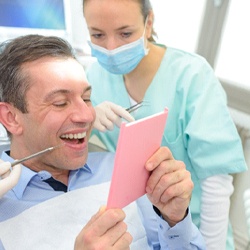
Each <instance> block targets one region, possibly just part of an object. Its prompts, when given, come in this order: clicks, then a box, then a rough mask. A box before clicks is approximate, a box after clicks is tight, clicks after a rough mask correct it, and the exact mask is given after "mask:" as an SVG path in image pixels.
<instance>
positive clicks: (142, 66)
mask: <svg viewBox="0 0 250 250" xmlns="http://www.w3.org/2000/svg"><path fill="white" fill-rule="evenodd" d="M83 14H84V17H85V20H86V23H87V27H88V30H89V34H90V41H89V45H90V47H91V51H92V55H93V56H94V57H96V58H97V60H98V62H96V63H93V64H92V65H91V67H90V68H89V69H88V71H87V77H88V80H89V82H90V84H91V85H92V89H93V92H92V103H93V106H95V110H96V114H97V119H96V122H95V124H94V128H95V130H94V131H93V134H95V135H97V136H98V138H99V139H100V140H101V141H102V142H103V143H104V145H105V146H106V147H107V149H108V150H109V151H115V149H116V144H117V139H118V136H119V128H118V127H119V124H120V122H121V119H120V116H122V117H123V118H125V116H127V117H128V114H127V112H126V111H124V110H123V112H121V109H120V107H124V108H125V107H129V106H131V105H132V104H135V103H138V102H141V101H143V103H144V105H143V107H141V108H140V109H138V110H137V111H136V112H134V113H133V118H134V119H136V120H138V119H140V118H143V117H146V116H149V115H152V114H155V113H156V112H160V111H161V110H163V108H164V107H168V108H169V115H168V120H167V125H166V128H165V133H164V138H163V141H162V145H164V146H167V147H168V148H169V149H170V150H171V152H172V154H173V156H174V157H175V158H176V159H178V160H181V161H184V162H185V164H186V166H187V168H188V170H189V171H190V172H191V174H192V180H193V181H194V183H195V187H194V190H193V193H192V199H191V213H192V218H193V219H194V222H195V223H196V225H197V226H198V227H199V228H200V230H201V233H202V234H203V236H204V238H205V241H206V246H207V249H227V250H230V249H234V243H233V236H232V231H231V227H230V222H229V208H230V196H231V194H232V193H233V184H232V181H233V178H232V176H231V174H232V173H238V172H241V171H245V170H246V169H247V166H246V163H245V159H244V155H243V150H242V145H241V141H240V138H239V136H238V134H237V130H236V127H235V125H234V123H233V121H232V119H231V117H230V114H229V111H228V108H227V103H226V95H225V92H224V91H223V89H222V86H221V84H220V82H219V81H218V79H217V78H216V77H215V75H214V72H213V70H212V68H211V67H210V65H209V64H208V63H207V61H206V60H205V59H204V58H202V57H201V56H199V55H196V54H193V53H188V52H185V51H182V50H179V49H175V48H172V47H168V46H166V45H162V44H158V43H156V42H155V41H154V38H153V36H154V35H155V32H154V30H153V21H154V14H153V10H152V7H151V4H150V1H148V0H145V1H141V0H136V1H135V0H119V1H117V0H84V1H83ZM116 110H119V112H116ZM133 118H131V117H129V119H127V120H129V121H132V120H133ZM125 119H126V118H125ZM115 125H118V127H117V126H115ZM155 129H157V124H156V125H155ZM149 132H150V131H149Z"/></svg>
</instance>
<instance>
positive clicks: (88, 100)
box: [82, 98, 91, 103]
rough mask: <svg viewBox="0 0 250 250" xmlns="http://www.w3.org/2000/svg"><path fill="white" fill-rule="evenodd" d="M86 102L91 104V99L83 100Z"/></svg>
mask: <svg viewBox="0 0 250 250" xmlns="http://www.w3.org/2000/svg"><path fill="white" fill-rule="evenodd" d="M82 99H83V101H84V102H87V103H88V102H91V99H90V98H82Z"/></svg>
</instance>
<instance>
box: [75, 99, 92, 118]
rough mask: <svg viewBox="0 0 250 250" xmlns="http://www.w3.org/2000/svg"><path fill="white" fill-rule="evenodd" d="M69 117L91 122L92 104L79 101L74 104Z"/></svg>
mask: <svg viewBox="0 0 250 250" xmlns="http://www.w3.org/2000/svg"><path fill="white" fill-rule="evenodd" d="M71 119H72V120H73V121H74V122H93V121H94V119H95V112H94V108H93V106H92V105H91V104H87V103H86V102H84V101H81V102H80V103H78V104H77V105H76V106H75V108H74V112H73V114H72V115H71Z"/></svg>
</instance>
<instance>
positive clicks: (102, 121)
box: [93, 101, 135, 132]
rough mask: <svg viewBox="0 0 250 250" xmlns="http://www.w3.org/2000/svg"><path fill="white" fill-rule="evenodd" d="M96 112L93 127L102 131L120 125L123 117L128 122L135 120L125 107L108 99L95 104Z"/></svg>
mask: <svg viewBox="0 0 250 250" xmlns="http://www.w3.org/2000/svg"><path fill="white" fill-rule="evenodd" d="M95 112H96V119H95V122H94V126H93V127H94V128H95V129H97V130H99V131H102V132H105V131H106V130H113V129H114V125H116V126H117V127H120V126H121V123H122V118H123V119H125V120H127V121H128V122H132V121H134V120H135V119H134V118H133V116H131V115H130V114H129V112H128V111H126V109H125V108H123V107H121V106H119V105H116V104H114V103H112V102H108V101H106V102H102V103H101V104H99V105H97V106H95Z"/></svg>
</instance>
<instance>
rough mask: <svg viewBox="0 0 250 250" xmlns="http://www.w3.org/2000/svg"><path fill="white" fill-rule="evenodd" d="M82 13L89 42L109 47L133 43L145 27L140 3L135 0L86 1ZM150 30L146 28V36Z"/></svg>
mask: <svg viewBox="0 0 250 250" xmlns="http://www.w3.org/2000/svg"><path fill="white" fill-rule="evenodd" d="M84 16H85V19H86V22H87V26H88V29H89V34H90V38H91V42H92V43H94V44H96V45H99V46H101V47H103V48H105V49H108V50H113V49H115V48H118V47H120V46H122V45H124V44H127V43H131V42H134V41H135V40H137V39H139V38H140V37H141V36H142V35H143V31H144V28H145V23H144V18H143V15H142V12H141V6H140V4H139V2H138V1H134V0H119V1H117V0H87V1H86V2H85V3H84ZM150 32H151V30H150V28H149V27H148V28H146V31H145V37H147V38H148V37H149V36H150Z"/></svg>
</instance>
